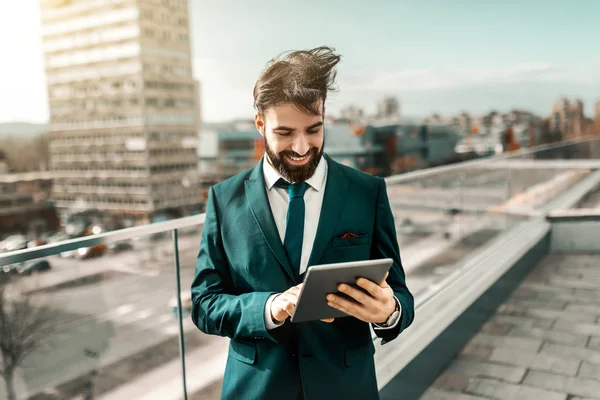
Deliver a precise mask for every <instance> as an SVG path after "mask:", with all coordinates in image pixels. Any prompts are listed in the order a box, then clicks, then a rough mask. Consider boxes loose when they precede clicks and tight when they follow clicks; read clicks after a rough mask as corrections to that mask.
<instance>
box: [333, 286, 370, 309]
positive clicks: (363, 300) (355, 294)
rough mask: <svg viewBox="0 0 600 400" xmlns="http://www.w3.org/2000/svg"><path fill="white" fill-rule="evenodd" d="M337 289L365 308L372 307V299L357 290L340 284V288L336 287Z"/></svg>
mask: <svg viewBox="0 0 600 400" xmlns="http://www.w3.org/2000/svg"><path fill="white" fill-rule="evenodd" d="M338 289H339V291H340V292H342V293H344V294H347V295H348V296H350V297H352V298H353V299H354V300H356V301H358V302H359V303H360V304H363V305H365V306H372V305H373V302H374V299H373V298H372V297H371V296H369V295H367V294H366V293H365V292H363V291H361V290H359V289H356V288H353V287H352V286H349V285H345V284H341V285H340V286H338Z"/></svg>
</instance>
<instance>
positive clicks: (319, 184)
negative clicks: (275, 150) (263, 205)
mask: <svg viewBox="0 0 600 400" xmlns="http://www.w3.org/2000/svg"><path fill="white" fill-rule="evenodd" d="M263 175H264V177H265V182H266V184H267V189H268V190H271V188H272V187H273V186H274V185H275V183H276V182H277V181H278V180H279V178H281V175H279V172H277V170H276V169H275V168H273V166H272V165H271V164H269V162H268V161H267V158H266V155H265V156H264V160H263ZM326 176H327V160H325V157H323V156H322V157H321V160H320V161H319V164H318V165H317V169H316V170H315V173H314V174H313V175H312V176H311V177H310V178H308V179H307V180H306V183H308V184H309V185H310V187H312V188H313V189H315V190H316V191H317V192H320V191H321V190H323V187H324V185H325V177H326Z"/></svg>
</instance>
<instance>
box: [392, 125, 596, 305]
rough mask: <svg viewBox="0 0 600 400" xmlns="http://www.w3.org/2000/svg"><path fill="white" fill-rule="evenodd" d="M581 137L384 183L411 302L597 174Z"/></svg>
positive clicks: (591, 149) (590, 147)
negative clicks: (593, 174)
mask: <svg viewBox="0 0 600 400" xmlns="http://www.w3.org/2000/svg"><path fill="white" fill-rule="evenodd" d="M599 145H600V138H597V137H596V138H586V139H580V140H576V141H570V142H563V143H558V144H553V145H546V146H540V147H538V148H533V149H527V150H522V151H519V152H515V153H511V154H505V155H501V156H497V157H493V158H489V159H479V160H474V161H469V162H465V163H459V164H454V165H449V166H444V167H439V168H431V169H426V170H421V171H416V172H412V173H407V174H403V175H398V176H394V177H391V178H388V193H389V198H390V203H391V204H392V209H393V211H394V216H395V219H396V231H397V234H398V242H399V245H400V252H401V256H402V262H403V264H404V268H405V270H406V273H407V283H408V286H409V288H410V289H411V290H412V291H413V294H415V296H416V297H417V298H418V296H419V294H420V293H423V292H425V291H430V289H431V288H432V287H433V288H435V287H437V286H438V284H439V283H440V282H443V281H444V278H445V277H447V276H448V275H449V274H451V273H452V272H453V271H456V270H457V269H460V267H461V266H463V265H464V264H465V261H466V260H468V259H469V258H470V257H472V256H474V255H476V254H478V252H480V251H482V250H483V249H485V248H486V245H487V244H489V243H492V242H493V241H494V240H495V239H496V240H498V239H499V240H501V235H502V234H503V233H505V232H508V231H509V230H511V229H513V228H515V227H518V226H519V225H520V224H521V223H523V222H525V221H528V220H530V219H531V218H533V217H536V216H539V215H541V213H542V212H543V211H544V210H545V207H546V206H548V204H549V203H550V202H552V201H553V200H554V199H556V197H557V196H559V195H560V194H561V193H564V192H565V191H567V190H569V188H571V187H572V186H573V185H575V184H576V183H577V182H579V181H580V180H582V179H584V178H585V177H586V176H587V174H589V173H590V172H591V171H592V170H593V169H594V165H595V168H599V167H600V162H599V161H597V160H598V158H600V157H598V156H599V155H600V151H599V150H600V146H599Z"/></svg>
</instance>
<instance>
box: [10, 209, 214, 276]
mask: <svg viewBox="0 0 600 400" xmlns="http://www.w3.org/2000/svg"><path fill="white" fill-rule="evenodd" d="M205 218H206V214H198V215H192V216H189V217H183V218H178V219H173V220H170V221H163V222H155V223H152V224H147V225H142V226H134V227H131V228H125V229H119V230H116V231H109V232H104V233H99V234H97V235H93V236H84V237H81V238H76V239H70V240H65V241H61V242H57V243H51V244H46V245H43V246H38V247H34V248H30V249H23V250H17V251H13V252H8V253H4V254H0V266H3V265H8V264H14V263H18V262H23V261H28V260H33V259H36V258H40V257H47V256H53V255H56V254H60V253H62V252H64V251H70V250H77V249H79V248H81V247H91V246H95V245H99V244H106V243H113V242H118V241H120V240H127V239H133V238H136V237H140V236H148V235H152V234H154V233H164V232H167V231H172V230H174V229H182V228H188V227H191V226H196V225H203V224H204V219H205Z"/></svg>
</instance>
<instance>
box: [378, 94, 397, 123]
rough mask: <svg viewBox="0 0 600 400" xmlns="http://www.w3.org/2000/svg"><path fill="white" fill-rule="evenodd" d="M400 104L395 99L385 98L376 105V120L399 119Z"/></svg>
mask: <svg viewBox="0 0 600 400" xmlns="http://www.w3.org/2000/svg"><path fill="white" fill-rule="evenodd" d="M399 118H400V103H399V102H398V99H396V98H395V97H385V98H383V99H381V101H380V102H379V103H378V104H377V119H384V120H385V119H389V120H393V119H399Z"/></svg>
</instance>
